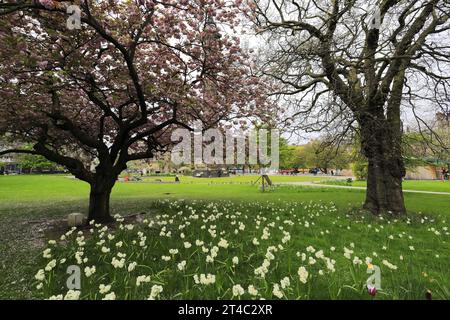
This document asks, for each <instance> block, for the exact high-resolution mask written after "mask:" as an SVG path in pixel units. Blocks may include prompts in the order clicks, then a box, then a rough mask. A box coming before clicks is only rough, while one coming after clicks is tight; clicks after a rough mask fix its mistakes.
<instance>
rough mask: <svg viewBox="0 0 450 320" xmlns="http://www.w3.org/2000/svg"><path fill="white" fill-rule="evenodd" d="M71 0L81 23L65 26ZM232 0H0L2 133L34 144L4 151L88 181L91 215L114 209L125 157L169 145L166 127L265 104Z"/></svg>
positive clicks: (208, 122)
mask: <svg viewBox="0 0 450 320" xmlns="http://www.w3.org/2000/svg"><path fill="white" fill-rule="evenodd" d="M70 5H77V6H78V8H79V9H80V23H81V24H80V26H81V27H80V28H75V29H73V28H68V27H67V20H68V18H70V14H68V13H67V11H68V10H67V8H68V7H69V6H70ZM239 7H240V2H239V1H232V2H231V1H230V2H229V1H224V0H189V1H187V0H161V1H158V0H139V1H138V0H130V1H112V0H104V1H102V0H99V1H56V0H40V1H25V0H23V1H5V2H3V3H1V4H0V16H1V20H0V61H1V62H0V107H1V110H2V117H1V118H0V135H3V136H7V137H8V138H9V139H13V140H15V141H20V142H24V143H28V144H29V143H31V144H32V146H33V148H32V149H31V150H29V149H27V150H22V149H16V148H13V149H8V150H3V151H1V152H0V155H1V154H7V153H29V154H37V155H42V156H44V157H45V158H47V159H49V160H51V161H54V162H56V163H58V164H61V165H63V166H65V167H66V168H67V169H68V170H69V171H70V172H71V173H72V174H73V175H74V176H75V177H77V178H78V179H81V180H83V181H85V182H87V183H89V184H90V187H91V190H90V202H89V215H88V220H93V219H94V220H96V221H102V222H105V221H109V220H111V216H110V210H109V199H110V194H111V190H112V188H113V186H114V184H115V182H116V180H117V178H118V176H119V175H120V173H121V172H122V171H123V170H125V169H126V168H127V162H128V161H131V160H138V159H145V158H150V157H152V156H153V155H154V153H155V152H157V151H160V150H165V149H166V148H167V147H168V146H169V145H170V139H169V137H170V132H171V130H173V129H174V128H176V127H180V126H181V127H185V128H191V124H192V122H193V121H194V120H196V121H198V120H199V121H202V122H203V124H204V127H208V126H209V127H210V126H212V125H216V124H219V123H221V122H223V121H224V120H230V119H233V118H237V117H242V116H246V115H250V114H254V113H255V111H256V109H258V112H259V113H261V114H264V113H265V109H264V108H265V106H267V104H266V103H265V100H264V94H263V93H264V92H263V90H264V86H263V85H262V83H260V80H258V78H256V77H254V76H252V73H251V66H250V64H249V63H248V62H249V59H248V57H247V56H246V55H245V54H243V52H242V50H241V49H240V45H239V39H238V38H237V37H234V36H233V32H232V31H233V29H234V28H236V26H238V24H239V10H240V8H239ZM69 12H70V10H69ZM71 29H73V30H71ZM224 30H226V31H224ZM92 164H95V166H93V165H92Z"/></svg>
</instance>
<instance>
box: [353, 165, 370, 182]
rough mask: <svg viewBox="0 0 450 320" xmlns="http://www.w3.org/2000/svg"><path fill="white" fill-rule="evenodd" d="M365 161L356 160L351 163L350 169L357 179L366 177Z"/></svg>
mask: <svg viewBox="0 0 450 320" xmlns="http://www.w3.org/2000/svg"><path fill="white" fill-rule="evenodd" d="M367 166H368V163H367V161H361V160H360V161H357V162H355V163H353V165H352V171H353V174H354V175H355V177H356V179H357V180H366V179H367V171H368V170H367Z"/></svg>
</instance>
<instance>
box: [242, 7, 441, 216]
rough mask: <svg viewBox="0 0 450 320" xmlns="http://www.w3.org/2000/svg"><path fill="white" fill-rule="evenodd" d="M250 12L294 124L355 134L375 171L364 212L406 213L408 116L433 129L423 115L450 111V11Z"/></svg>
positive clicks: (278, 94)
mask: <svg viewBox="0 0 450 320" xmlns="http://www.w3.org/2000/svg"><path fill="white" fill-rule="evenodd" d="M249 12H250V13H249V14H250V17H251V19H253V21H254V22H255V24H256V26H257V31H258V33H259V34H261V35H263V36H265V40H266V42H265V44H266V48H270V49H269V50H270V53H269V54H268V57H267V59H266V60H265V62H264V64H263V66H262V72H263V73H264V74H265V75H266V76H268V77H270V78H272V79H275V80H277V82H278V83H279V90H278V91H277V92H274V95H275V96H276V97H277V98H279V99H280V101H282V102H283V103H284V104H286V105H287V107H286V109H287V110H289V115H290V116H289V117H288V120H289V121H292V122H294V123H296V124H298V127H299V128H301V129H308V130H323V129H325V128H327V127H331V128H340V130H341V131H340V132H341V134H342V135H345V134H346V133H347V132H348V131H349V130H352V129H356V130H357V131H358V133H359V135H360V138H361V149H362V152H363V153H364V155H365V156H366V157H367V158H368V163H369V167H368V185H367V194H366V201H365V205H364V207H365V208H366V209H368V210H370V211H372V212H373V213H376V214H378V213H381V212H391V213H393V214H403V213H405V211H406V210H405V205H404V199H403V192H402V178H403V177H404V175H405V165H404V162H403V158H402V148H401V144H402V134H403V124H402V117H401V115H402V110H403V107H408V106H409V107H411V108H410V110H412V111H409V112H410V113H412V114H413V115H414V116H415V118H416V119H417V121H418V122H420V123H421V124H422V125H424V126H426V121H425V120H424V119H422V118H421V116H422V115H421V114H420V112H416V111H417V110H416V109H417V108H419V107H424V106H426V107H427V108H428V110H430V109H431V108H432V107H433V106H435V107H436V108H444V107H445V105H448V101H449V99H448V98H449V95H448V93H449V89H450V32H449V31H450V23H449V18H450V2H449V1H448V0H419V1H405V0H380V1H362V0H346V1H344V0H305V1H296V0H253V1H251V2H250V4H249ZM267 43H268V44H269V45H267Z"/></svg>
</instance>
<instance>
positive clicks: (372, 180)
mask: <svg viewBox="0 0 450 320" xmlns="http://www.w3.org/2000/svg"><path fill="white" fill-rule="evenodd" d="M389 161H392V160H391V159H385V158H384V157H372V158H369V167H368V176H367V191H366V201H365V203H364V208H365V209H367V210H370V211H371V212H372V213H374V214H382V213H388V214H391V215H402V214H404V213H405V212H406V208H405V204H404V199H403V191H402V171H401V169H399V168H395V167H396V166H395V165H394V166H392V165H390V164H389Z"/></svg>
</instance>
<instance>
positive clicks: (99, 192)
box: [88, 181, 114, 223]
mask: <svg viewBox="0 0 450 320" xmlns="http://www.w3.org/2000/svg"><path fill="white" fill-rule="evenodd" d="M113 186H114V182H113V183H105V182H98V181H97V182H95V183H94V184H92V185H91V192H90V195H89V215H88V221H91V220H95V221H96V222H100V223H106V222H111V221H113V218H112V217H111V215H110V212H109V199H110V195H111V190H112V187H113Z"/></svg>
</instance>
